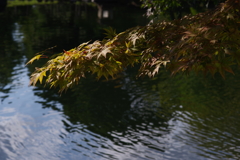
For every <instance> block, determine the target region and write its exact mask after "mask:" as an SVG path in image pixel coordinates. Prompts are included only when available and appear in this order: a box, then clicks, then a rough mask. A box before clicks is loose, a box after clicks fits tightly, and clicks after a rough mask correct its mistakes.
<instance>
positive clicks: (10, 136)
mask: <svg viewBox="0 0 240 160" xmlns="http://www.w3.org/2000/svg"><path fill="white" fill-rule="evenodd" d="M73 8H74V9H73ZM103 8H104V7H103ZM133 10H135V12H133ZM98 13H99V12H98V7H96V6H81V5H79V6H78V5H73V4H64V5H63V4H51V5H40V6H38V5H36V6H21V7H20V6H18V7H15V8H11V7H8V8H6V10H5V12H3V13H0V23H1V24H4V25H1V27H0V35H1V37H2V38H1V39H0V47H1V50H0V55H1V57H0V66H1V69H0V100H1V101H0V159H1V160H5V159H10V160H12V159H20V160H22V159H34V160H42V159H50V160H55V159H56V160H59V159H64V160H65V159H71V160H78V159H84V160H85V159H86V160H88V159H89V160H92V159H124V160H125V159H126V160H127V159H131V160H133V159H137V160H139V159H157V160H159V159H163V160H166V159H169V160H175V159H176V160H179V159H182V160H192V159H197V160H205V159H231V160H232V159H234V160H235V159H239V158H240V145H239V144H240V143H239V142H240V109H239V104H240V101H239V100H240V97H239V96H240V94H239V90H240V88H239V86H240V85H239V81H238V79H239V78H240V74H239V73H238V72H236V75H235V76H233V75H229V76H227V77H228V78H227V79H226V80H223V79H221V78H220V77H218V76H216V77H215V79H214V78H212V77H202V76H197V75H194V74H192V75H190V76H181V75H178V76H176V77H172V78H170V76H169V74H168V73H167V72H165V71H162V72H161V73H160V74H159V75H158V76H157V77H156V78H154V79H151V80H149V79H138V80H136V79H135V77H134V76H133V75H134V72H136V71H135V69H131V70H130V69H129V70H128V71H126V72H125V73H123V75H122V77H121V78H119V79H117V80H112V81H110V82H106V81H105V80H100V81H96V80H95V79H94V78H92V77H91V76H89V77H88V79H83V80H82V81H81V83H80V84H79V85H78V86H76V87H75V88H74V89H72V90H69V91H68V92H66V93H63V94H62V95H61V96H59V94H58V93H57V91H56V90H54V89H51V90H49V89H47V88H43V86H38V87H29V86H28V83H29V73H30V72H32V71H33V70H34V66H25V63H26V61H27V60H28V59H29V58H31V57H32V56H33V55H34V54H35V53H36V52H39V51H41V50H44V49H46V48H48V47H52V46H55V45H57V46H58V47H57V48H54V49H53V50H50V51H49V53H48V54H50V55H51V54H52V53H55V52H59V51H62V49H69V48H72V47H75V46H77V45H78V44H79V43H81V42H83V41H87V40H89V39H90V38H89V37H93V39H96V38H102V34H101V28H103V27H106V26H108V25H111V26H113V27H115V28H117V30H118V31H122V30H124V29H126V28H128V27H131V26H134V25H139V24H144V22H145V21H144V20H143V18H141V15H142V11H141V10H138V9H137V8H132V7H126V6H120V7H112V10H111V14H112V16H114V17H113V19H111V18H109V19H108V18H101V19H100V21H99V17H98ZM130 13H131V14H130ZM126 15H127V16H126ZM130 15H132V16H130ZM124 18H125V19H124ZM126 19H128V21H129V23H128V24H126V23H125V22H126ZM141 19H142V20H141ZM130 22H131V23H130ZM43 61H44V60H43ZM41 63H42V62H41V61H40V62H38V63H36V65H41Z"/></svg>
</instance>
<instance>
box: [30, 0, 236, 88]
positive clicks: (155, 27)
mask: <svg viewBox="0 0 240 160" xmlns="http://www.w3.org/2000/svg"><path fill="white" fill-rule="evenodd" d="M239 10H240V3H239V1H235V0H228V1H227V2H225V3H224V4H221V5H220V6H219V7H218V8H216V9H215V10H214V11H208V12H205V13H201V14H197V15H195V16H185V17H183V18H182V19H176V20H173V21H171V22H167V21H163V22H160V23H156V24H150V25H147V26H144V27H135V28H131V29H128V30H126V31H124V32H122V33H119V34H117V35H116V36H115V31H114V30H113V29H108V31H107V32H108V35H109V37H108V39H104V40H102V41H94V42H92V43H90V42H87V43H83V44H81V45H79V46H78V47H76V48H74V49H71V50H69V51H64V52H63V53H62V54H61V55H59V56H57V57H56V58H52V59H50V60H49V61H48V62H47V63H46V64H45V65H44V66H43V67H41V68H37V69H36V71H35V72H34V73H33V74H32V75H31V84H32V85H35V84H36V83H37V81H39V82H40V83H42V81H43V79H44V78H43V77H46V83H47V84H50V85H51V86H59V87H60V88H61V91H63V90H65V89H67V88H69V87H71V86H72V85H73V84H76V83H78V81H79V80H80V79H81V78H83V77H85V75H86V74H87V73H91V74H95V75H96V77H97V78H101V77H105V78H106V79H108V78H109V77H115V76H116V75H117V74H119V73H121V72H123V71H124V70H125V69H126V67H128V66H134V65H136V64H138V65H139V66H140V68H139V76H144V75H148V76H149V77H153V76H155V75H156V74H157V73H158V71H159V69H160V68H161V67H166V68H167V69H168V70H170V71H171V72H172V74H175V73H177V72H183V73H189V72H190V71H195V72H197V73H198V72H203V73H204V74H206V73H208V72H210V73H211V74H212V75H214V74H215V73H216V72H219V73H220V74H221V75H222V76H223V77H224V76H225V74H224V73H225V71H227V72H231V73H233V71H232V69H231V66H232V65H234V64H238V65H239V64H240V52H239V44H240V40H239V35H240V31H239V28H240V17H239V16H240V13H239ZM42 56H43V55H41V56H40V55H37V56H35V57H34V58H33V59H31V60H30V61H29V63H32V62H33V61H35V60H37V59H39V58H41V57H42Z"/></svg>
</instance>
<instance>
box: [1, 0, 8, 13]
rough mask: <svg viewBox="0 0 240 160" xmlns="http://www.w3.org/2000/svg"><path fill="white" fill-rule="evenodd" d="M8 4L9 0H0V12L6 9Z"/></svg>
mask: <svg viewBox="0 0 240 160" xmlns="http://www.w3.org/2000/svg"><path fill="white" fill-rule="evenodd" d="M6 6H7V0H1V1H0V12H2V11H4V10H5V8H6Z"/></svg>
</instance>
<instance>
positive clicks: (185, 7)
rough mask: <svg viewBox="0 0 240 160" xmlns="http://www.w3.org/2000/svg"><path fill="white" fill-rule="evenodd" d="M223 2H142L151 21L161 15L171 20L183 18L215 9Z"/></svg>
mask: <svg viewBox="0 0 240 160" xmlns="http://www.w3.org/2000/svg"><path fill="white" fill-rule="evenodd" d="M221 1H222V0H194V1H193V0H181V1H179V0H171V1H169V0H141V2H142V7H143V8H147V9H148V12H147V16H148V17H150V18H151V19H153V18H155V17H158V16H160V15H164V16H170V18H171V19H175V18H181V16H182V15H183V14H189V13H192V14H195V13H196V10H197V11H203V10H206V8H213V7H214V6H216V5H218V4H219V3H220V2H221Z"/></svg>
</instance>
